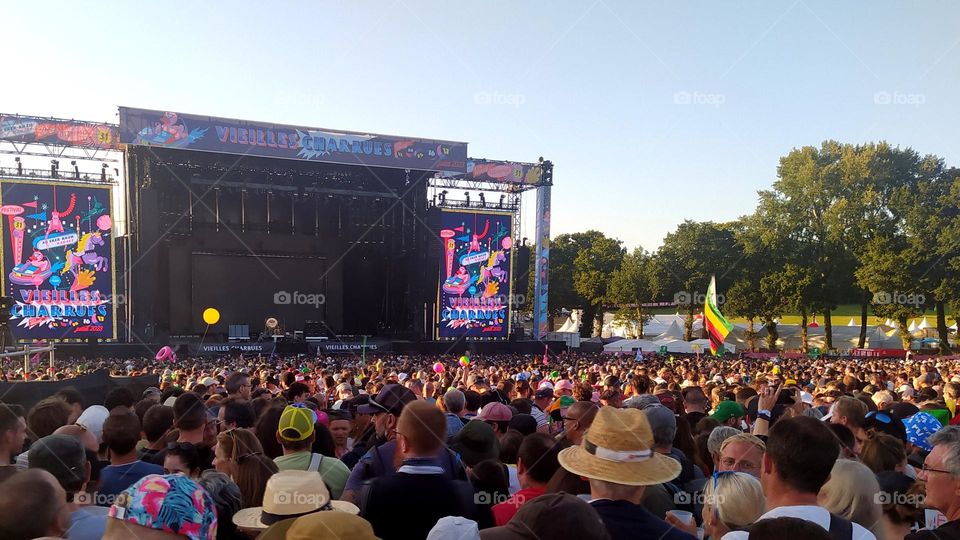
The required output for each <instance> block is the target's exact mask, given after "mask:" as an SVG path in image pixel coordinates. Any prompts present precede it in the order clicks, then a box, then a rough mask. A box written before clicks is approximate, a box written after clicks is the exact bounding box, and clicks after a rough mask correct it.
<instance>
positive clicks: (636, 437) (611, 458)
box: [558, 407, 680, 486]
mask: <svg viewBox="0 0 960 540" xmlns="http://www.w3.org/2000/svg"><path fill="white" fill-rule="evenodd" d="M558 459H559V461H560V465H561V466H563V468H564V469H566V470H568V471H570V472H572V473H574V474H577V475H580V476H583V477H586V478H593V479H595V480H603V481H606V482H611V483H614V484H623V485H627V486H652V485H655V484H662V483H664V482H669V481H670V480H673V479H674V478H676V477H677V476H679V474H680V462H678V461H677V460H675V459H672V458H669V457H667V456H664V455H662V454H660V453H658V452H656V451H655V450H654V449H653V430H652V429H650V422H649V421H648V420H647V416H646V415H645V414H644V413H643V412H642V411H639V410H637V409H616V408H613V407H602V408H601V409H600V410H599V411H598V412H597V416H596V418H594V420H593V424H592V425H591V426H590V429H588V430H587V432H586V434H584V437H583V442H582V443H581V444H580V445H579V446H573V447H570V448H567V449H565V450H563V451H561V452H560V455H559V457H558Z"/></svg>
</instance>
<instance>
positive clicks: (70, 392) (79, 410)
mask: <svg viewBox="0 0 960 540" xmlns="http://www.w3.org/2000/svg"><path fill="white" fill-rule="evenodd" d="M53 397H58V398H60V399H62V400H63V401H64V402H65V403H66V404H67V405H69V406H70V416H69V417H68V418H67V423H68V424H72V423H74V422H76V421H77V418H80V415H81V414H83V408H84V407H83V394H81V393H80V391H79V390H77V389H76V388H74V387H72V386H67V387H66V388H61V389H60V390H58V391H57V393H56V394H54V395H53Z"/></svg>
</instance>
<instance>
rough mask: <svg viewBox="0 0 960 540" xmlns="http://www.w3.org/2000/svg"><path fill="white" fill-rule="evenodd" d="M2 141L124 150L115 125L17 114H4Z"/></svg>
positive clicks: (0, 131)
mask: <svg viewBox="0 0 960 540" xmlns="http://www.w3.org/2000/svg"><path fill="white" fill-rule="evenodd" d="M0 140H4V141H12V142H18V143H48V144H58V145H64V146H77V147H81V148H94V149H103V150H117V149H118V148H120V141H119V128H118V127H117V126H116V125H113V124H102V123H97V122H81V121H78V120H60V119H57V118H41V117H39V116H22V115H15V114H0Z"/></svg>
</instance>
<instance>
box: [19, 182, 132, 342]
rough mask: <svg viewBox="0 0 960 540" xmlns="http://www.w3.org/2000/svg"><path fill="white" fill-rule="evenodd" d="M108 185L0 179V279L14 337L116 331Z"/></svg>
mask: <svg viewBox="0 0 960 540" xmlns="http://www.w3.org/2000/svg"><path fill="white" fill-rule="evenodd" d="M110 190H111V188H110V186H101V185H92V184H74V183H70V182H36V181H23V180H8V179H0V235H2V239H0V257H2V269H0V270H2V274H0V275H2V278H0V283H2V284H3V295H4V296H10V297H12V298H13V307H12V308H11V310H10V311H11V313H10V323H9V324H10V331H11V332H12V334H13V337H14V338H15V339H17V340H21V341H27V340H37V339H41V340H45V339H87V338H98V339H114V338H115V337H116V316H115V315H116V313H115V311H116V309H115V308H116V306H115V301H116V298H117V296H116V279H115V276H114V264H113V263H114V245H113V219H112V217H111V216H112V215H113V213H112V210H111V206H110V204H111V200H112V199H111V197H110V195H111V193H110Z"/></svg>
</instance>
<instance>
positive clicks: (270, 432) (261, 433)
mask: <svg viewBox="0 0 960 540" xmlns="http://www.w3.org/2000/svg"><path fill="white" fill-rule="evenodd" d="M284 408H285V407H284V406H283V405H271V406H270V407H267V408H266V409H265V410H264V411H263V412H262V413H261V414H260V416H259V417H258V418H257V423H256V424H255V425H254V426H253V432H254V433H256V435H257V439H258V440H259V441H260V444H261V446H263V454H264V455H265V456H267V457H269V458H271V459H276V458H278V457H280V456H282V455H283V445H281V444H280V441H279V440H278V439H277V426H278V425H280V416H282V415H283V410H284Z"/></svg>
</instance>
